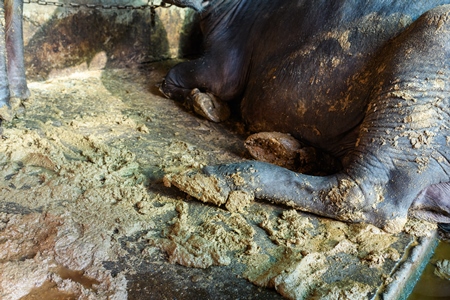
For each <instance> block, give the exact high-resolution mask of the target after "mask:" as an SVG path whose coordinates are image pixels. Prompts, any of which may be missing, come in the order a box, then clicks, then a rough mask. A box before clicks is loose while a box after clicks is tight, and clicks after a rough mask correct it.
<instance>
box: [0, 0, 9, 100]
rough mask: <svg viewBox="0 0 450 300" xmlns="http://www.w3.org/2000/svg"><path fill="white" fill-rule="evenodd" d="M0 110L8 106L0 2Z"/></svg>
mask: <svg viewBox="0 0 450 300" xmlns="http://www.w3.org/2000/svg"><path fill="white" fill-rule="evenodd" d="M0 22H1V26H0V108H1V107H3V106H5V105H8V104H9V97H10V93H9V84H8V73H7V67H6V35H5V26H4V25H5V8H4V5H3V1H0Z"/></svg>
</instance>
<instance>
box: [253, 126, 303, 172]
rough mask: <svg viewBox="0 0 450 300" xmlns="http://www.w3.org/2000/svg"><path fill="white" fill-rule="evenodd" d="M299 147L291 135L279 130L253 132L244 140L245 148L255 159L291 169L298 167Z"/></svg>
mask: <svg viewBox="0 0 450 300" xmlns="http://www.w3.org/2000/svg"><path fill="white" fill-rule="evenodd" d="M301 147H302V146H301V144H300V143H299V142H298V141H297V140H296V139H295V138H293V137H292V136H291V135H289V134H285V133H280V132H259V133H255V134H252V135H251V136H249V137H248V138H247V140H246V141H245V148H247V150H248V152H249V153H250V155H251V156H253V158H255V159H256V160H260V161H264V162H268V163H271V164H275V165H278V166H280V167H284V168H288V169H291V170H295V169H296V168H297V167H298V166H297V165H298V152H299V150H300V149H301Z"/></svg>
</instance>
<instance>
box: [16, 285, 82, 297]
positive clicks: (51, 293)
mask: <svg viewBox="0 0 450 300" xmlns="http://www.w3.org/2000/svg"><path fill="white" fill-rule="evenodd" d="M42 299H52V300H76V299H78V297H77V296H76V295H74V294H69V293H64V292H61V291H60V290H58V288H57V286H56V283H54V282H51V281H47V282H44V284H43V285H41V286H40V287H38V288H34V289H32V290H31V291H30V293H28V295H26V296H23V297H22V298H20V300H42Z"/></svg>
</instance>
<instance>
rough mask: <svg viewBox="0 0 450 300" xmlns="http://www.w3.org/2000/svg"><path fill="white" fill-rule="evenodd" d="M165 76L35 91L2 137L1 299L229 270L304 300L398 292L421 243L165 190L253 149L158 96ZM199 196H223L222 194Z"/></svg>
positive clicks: (93, 294) (106, 74) (99, 78)
mask: <svg viewBox="0 0 450 300" xmlns="http://www.w3.org/2000/svg"><path fill="white" fill-rule="evenodd" d="M160 67H161V66H160ZM164 72H165V71H164V66H163V67H162V71H161V68H160V69H158V68H156V67H155V69H154V70H152V71H146V72H143V73H142V74H140V73H139V72H138V71H136V70H108V71H103V72H100V71H86V72H83V73H78V74H75V75H72V76H68V77H62V78H54V79H51V80H48V81H46V82H33V83H31V84H30V89H31V91H32V94H33V97H32V99H31V101H29V102H27V103H26V110H25V112H23V113H22V114H21V115H19V117H18V118H17V119H14V120H13V121H12V122H11V123H5V124H3V125H2V127H3V128H2V133H1V136H2V140H1V143H0V176H1V178H2V179H4V180H1V181H0V239H1V240H2V241H4V242H3V243H1V244H0V268H1V269H2V274H1V275H0V293H1V298H2V299H6V300H12V299H20V298H21V297H30V298H31V297H39V295H40V296H42V295H51V297H54V296H55V295H57V296H61V297H69V298H70V297H72V298H78V299H93V298H95V299H106V298H112V299H126V298H127V281H128V279H127V278H130V276H132V275H133V274H136V272H138V267H139V266H140V265H141V264H142V262H143V261H145V260H148V259H150V260H151V262H152V263H159V264H164V263H166V262H167V261H170V262H172V263H176V264H182V265H185V266H189V267H196V268H211V267H212V266H231V267H232V268H234V269H235V270H237V271H233V272H235V273H230V271H228V269H227V270H225V269H224V271H223V274H221V276H222V277H221V278H219V279H216V280H223V281H226V278H230V276H242V277H244V278H246V279H248V280H249V281H251V282H252V283H254V284H256V285H259V286H262V287H271V288H275V289H276V290H277V291H278V292H279V293H281V294H282V295H283V296H285V297H288V298H296V299H307V298H308V297H309V296H311V295H315V297H317V298H319V299H335V298H336V297H347V298H365V297H366V296H367V295H368V294H369V293H371V292H373V287H374V286H379V285H382V284H384V283H388V282H390V280H391V278H390V274H391V271H392V266H393V265H395V264H397V263H398V262H399V261H400V260H401V259H402V257H403V255H404V254H405V251H404V249H407V248H408V245H409V244H411V243H412V242H413V240H414V237H413V236H411V235H407V234H405V233H402V234H398V235H389V234H386V233H384V232H382V231H380V230H379V229H377V228H375V227H373V226H370V225H362V224H352V225H349V224H344V223H341V222H337V221H332V220H327V219H321V218H317V217H312V216H310V215H307V214H303V213H300V212H297V211H295V210H285V209H282V208H279V207H274V206H271V205H268V204H263V203H259V202H255V201H253V196H252V195H247V194H245V193H238V192H236V193H232V195H231V196H230V197H228V198H227V199H222V198H220V197H216V196H211V197H205V198H204V199H203V200H205V201H207V202H208V203H211V204H213V205H208V203H206V204H199V203H198V202H197V201H190V200H189V199H188V201H186V199H184V197H185V196H183V195H182V194H181V193H178V192H177V191H176V190H175V189H168V188H165V187H164V186H163V175H164V174H168V176H177V175H173V174H175V173H179V172H181V171H184V170H187V169H190V168H201V167H202V166H204V165H208V164H215V163H220V162H233V161H238V160H241V159H242V158H243V157H245V149H244V146H243V138H242V135H240V133H239V132H242V131H229V130H228V129H224V128H225V127H224V126H223V125H217V124H212V123H209V122H207V121H205V120H202V119H199V118H197V117H196V116H193V115H191V114H190V113H188V112H186V111H184V110H183V109H182V108H180V107H179V106H177V105H176V103H174V102H172V101H170V100H167V99H165V98H162V97H160V96H156V95H155V94H152V93H150V92H149V90H152V89H153V86H154V84H155V83H156V82H157V81H158V80H160V78H161V76H162V75H163V74H164ZM149 82H150V83H149ZM155 93H156V92H155ZM236 180H239V178H236ZM193 182H194V183H195V180H194V181H190V183H189V184H192V183H193ZM166 184H167V182H166ZM194 185H195V184H194ZM193 188H198V189H199V192H201V193H210V194H211V195H217V194H218V192H220V188H219V189H218V187H217V185H216V184H215V183H214V182H211V184H210V185H205V186H202V187H195V186H193ZM218 205H222V206H221V207H218ZM411 228H423V227H420V226H418V225H417V224H416V225H414V226H411ZM418 230H419V231H420V229H418ZM130 237H135V239H130ZM123 240H126V241H127V242H126V243H125V244H126V247H125V246H124V243H122V242H121V241H123ZM142 245H143V246H142ZM138 246H139V247H141V246H142V247H141V248H139V247H138ZM129 249H140V250H139V251H134V252H131V250H129ZM159 251H162V252H159ZM152 253H160V254H162V255H159V256H158V255H153V256H152V255H150V254H152ZM123 258H127V259H126V263H127V265H125V266H124V267H122V268H121V269H119V270H115V271H114V272H113V271H112V269H110V268H108V267H107V266H106V265H105V262H112V263H113V262H117V261H119V260H121V259H123ZM187 280H189V284H190V285H192V284H194V283H193V282H191V281H190V279H187ZM173 284H176V283H173ZM180 284H183V285H184V286H187V283H185V282H184V281H181V283H180ZM200 284H204V283H201V282H200ZM213 287H214V281H212V282H211V287H210V288H211V289H212V290H214V288H213ZM27 295H28V296H27ZM55 298H56V296H55ZM23 299H27V298H23Z"/></svg>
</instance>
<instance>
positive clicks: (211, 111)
mask: <svg viewBox="0 0 450 300" xmlns="http://www.w3.org/2000/svg"><path fill="white" fill-rule="evenodd" d="M190 100H192V107H193V109H194V111H195V112H196V113H197V114H199V115H201V116H202V117H204V118H206V119H207V120H210V121H212V122H217V123H218V122H222V121H225V120H227V119H228V118H229V117H230V109H229V107H228V105H227V104H226V103H224V102H222V101H221V100H220V99H219V98H217V97H216V96H214V95H212V94H210V93H202V92H200V90H199V89H193V90H192V91H191V94H190Z"/></svg>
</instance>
